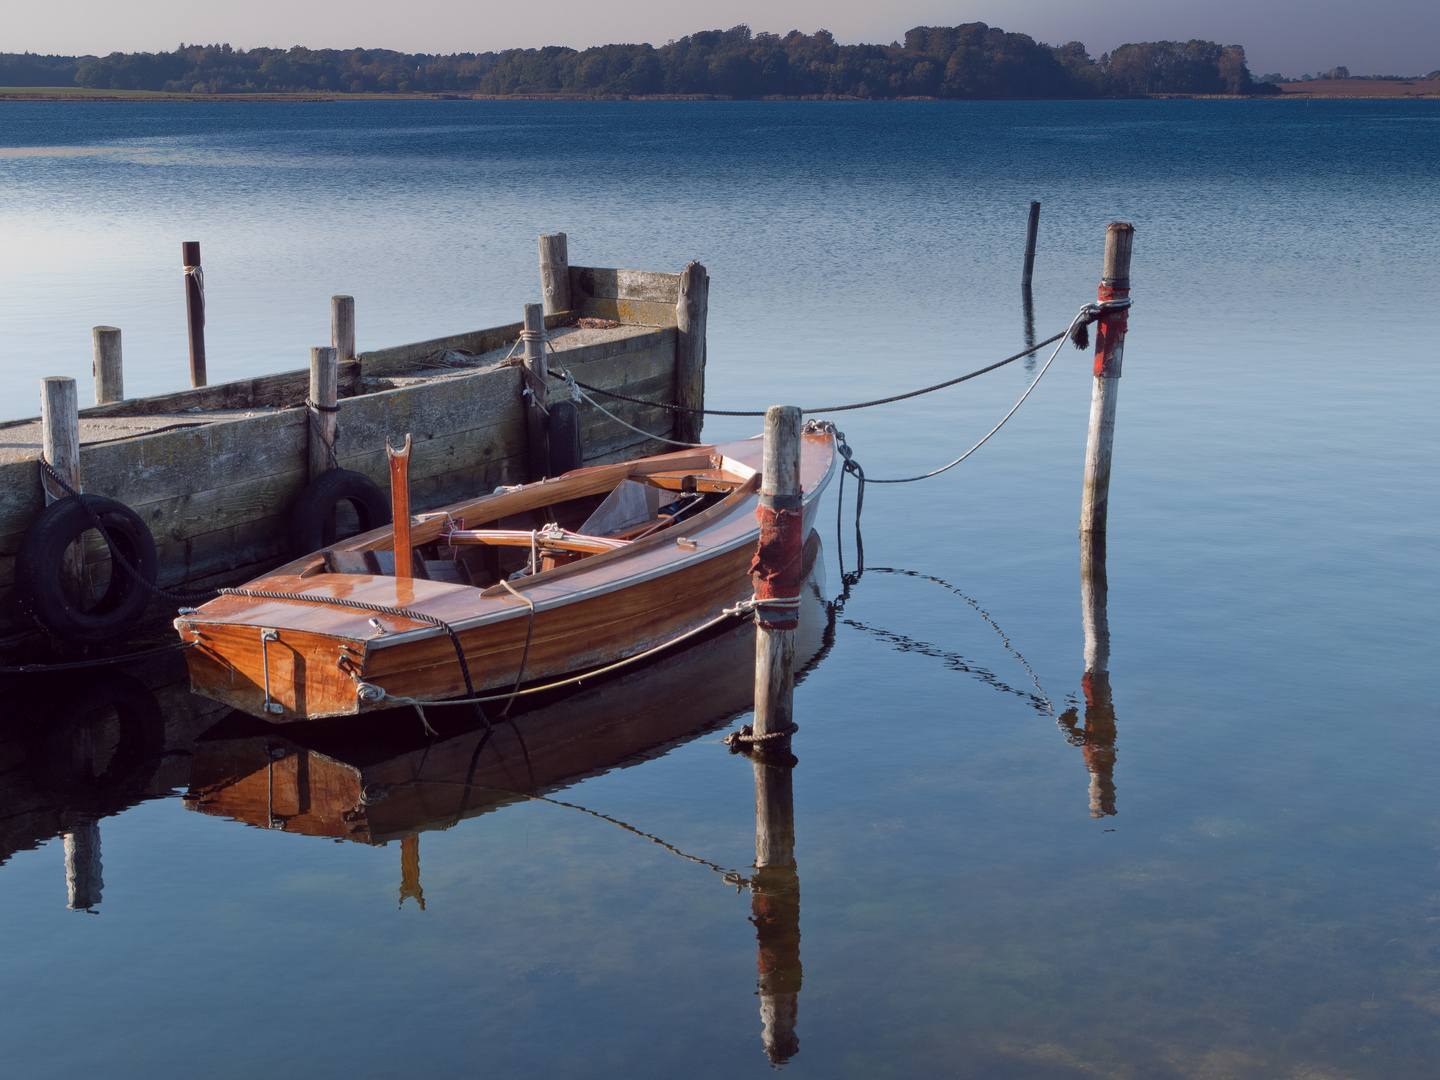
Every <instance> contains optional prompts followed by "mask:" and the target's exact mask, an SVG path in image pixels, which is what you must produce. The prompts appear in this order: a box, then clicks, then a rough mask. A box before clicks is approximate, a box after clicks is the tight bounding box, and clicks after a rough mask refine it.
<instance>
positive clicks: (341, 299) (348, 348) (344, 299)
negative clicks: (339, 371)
mask: <svg viewBox="0 0 1440 1080" xmlns="http://www.w3.org/2000/svg"><path fill="white" fill-rule="evenodd" d="M330 344H331V345H333V346H334V347H335V350H336V351H337V352H338V353H339V354H340V360H341V361H342V362H343V361H345V360H354V359H355V298H354V297H353V296H332V297H331V298H330Z"/></svg>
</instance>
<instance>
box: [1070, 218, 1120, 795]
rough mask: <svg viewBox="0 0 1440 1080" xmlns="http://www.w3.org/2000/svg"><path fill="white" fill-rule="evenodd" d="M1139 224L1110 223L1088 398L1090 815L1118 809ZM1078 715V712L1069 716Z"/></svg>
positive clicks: (1085, 685) (1083, 510) (1085, 547)
mask: <svg viewBox="0 0 1440 1080" xmlns="http://www.w3.org/2000/svg"><path fill="white" fill-rule="evenodd" d="M1134 239H1135V229H1134V227H1133V226H1131V225H1128V224H1124V223H1122V222H1112V223H1111V224H1110V227H1109V228H1108V229H1106V230H1105V266H1104V269H1103V271H1102V274H1101V278H1100V292H1099V302H1100V305H1101V307H1102V312H1103V313H1102V314H1101V316H1100V319H1099V322H1098V324H1097V325H1096V333H1095V369H1094V376H1095V383H1094V387H1093V390H1092V392H1091V397H1090V434H1089V438H1088V440H1087V442H1086V447H1085V490H1084V495H1083V499H1082V502H1081V506H1080V607H1081V618H1082V621H1083V623H1084V628H1085V672H1084V674H1083V675H1082V676H1081V688H1082V690H1083V691H1084V694H1085V726H1084V729H1083V731H1074V720H1073V719H1072V720H1071V721H1070V723H1069V724H1068V725H1067V726H1070V727H1071V728H1072V733H1073V734H1074V735H1076V736H1078V738H1079V739H1080V742H1081V746H1082V751H1081V752H1082V753H1083V755H1084V758H1085V768H1086V770H1087V771H1088V772H1089V773H1090V816H1091V817H1097V818H1098V817H1105V816H1108V815H1110V814H1114V813H1115V812H1116V809H1115V739H1116V730H1115V706H1114V701H1113V698H1112V695H1111V691H1110V626H1109V621H1108V617H1107V613H1106V601H1107V594H1108V586H1107V581H1106V576H1105V524H1106V512H1107V509H1108V502H1109V495H1110V448H1111V443H1112V441H1113V440H1114V437H1115V399H1116V396H1117V395H1118V392H1119V389H1120V366H1121V361H1122V360H1123V358H1124V353H1125V329H1126V325H1127V321H1128V317H1129V310H1128V307H1110V308H1108V309H1107V308H1106V305H1107V304H1108V305H1113V304H1116V303H1117V302H1118V301H1125V300H1129V298H1130V251H1131V247H1132V245H1133V243H1134ZM1066 716H1067V717H1072V718H1073V717H1074V712H1073V710H1072V711H1071V712H1070V713H1067V714H1066Z"/></svg>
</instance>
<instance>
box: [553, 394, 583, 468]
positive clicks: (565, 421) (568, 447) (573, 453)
mask: <svg viewBox="0 0 1440 1080" xmlns="http://www.w3.org/2000/svg"><path fill="white" fill-rule="evenodd" d="M584 457H585V451H584V448H583V447H582V446H581V445H580V410H579V409H578V408H576V407H575V403H574V402H573V401H557V402H556V403H555V404H553V405H551V406H550V475H551V476H559V475H561V474H562V473H567V472H570V471H571V470H572V469H578V468H580V466H581V465H582V464H584Z"/></svg>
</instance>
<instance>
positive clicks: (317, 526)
mask: <svg viewBox="0 0 1440 1080" xmlns="http://www.w3.org/2000/svg"><path fill="white" fill-rule="evenodd" d="M342 502H348V503H349V504H350V505H351V506H353V507H354V508H355V516H356V517H357V518H358V519H359V522H360V531H361V532H369V531H370V530H371V529H378V528H380V527H381V526H382V525H389V524H390V497H389V496H388V495H386V494H385V492H383V491H381V490H380V485H378V484H377V483H375V481H373V480H371V479H370V478H369V477H368V476H366V475H365V474H364V473H358V472H352V471H351V470H350V469H330V470H329V471H327V472H323V473H321V474H320V475H319V476H317V477H316V478H315V479H314V480H311V481H310V483H309V484H307V485H306V487H305V490H304V491H302V492H301V493H300V498H299V499H297V500H296V501H295V506H294V507H293V508H292V509H291V511H290V551H291V553H292V554H293V555H294V556H295V557H296V558H299V557H300V556H302V555H309V554H310V553H311V552H312V551H319V550H320V549H321V548H327V547H329V546H330V545H331V544H333V543H335V507H336V506H338V505H339V504H340V503H342Z"/></svg>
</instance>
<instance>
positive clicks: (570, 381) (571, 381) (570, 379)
mask: <svg viewBox="0 0 1440 1080" xmlns="http://www.w3.org/2000/svg"><path fill="white" fill-rule="evenodd" d="M554 374H556V375H559V376H560V377H561V378H562V379H564V380H565V385H566V386H568V387H570V389H571V390H572V391H574V392H575V393H576V394H578V395H579V396H580V397H581V398H582V399H584V400H585V401H587V402H589V403H590V404H591V405H593V406H595V408H597V409H599V410H600V411H601V412H603V413H604V414H605V415H606V416H608V417H610V419H611V420H614V421H615V422H616V423H617V424H619V425H620V426H621V427H627V428H629V429H630V430H631V431H633V432H635V434H637V435H644V436H645V437H646V438H647V439H654V440H656V441H657V442H663V443H669V444H670V445H671V446H689V447H693V446H709V445H710V444H709V443H698V442H681V441H680V440H679V439H667V438H666V437H665V436H664V435H653V434H651V433H650V432H648V431H642V430H641V429H640V428H638V427H636V426H635V425H634V424H630V423H626V422H625V421H624V420H621V419H620V417H618V416H616V415H615V414H614V413H613V412H611V411H610V410H609V409H607V408H605V406H604V405H601V404H600V403H599V402H598V401H596V400H595V399H594V398H592V397H591V396H590V395H589V394H587V393H586V392H585V391H584V390H582V389H581V388H580V386H579V385H578V384H577V383H576V382H575V376H573V375H571V374H570V372H569V371H568V370H562V369H560V368H556V369H555V371H554Z"/></svg>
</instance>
